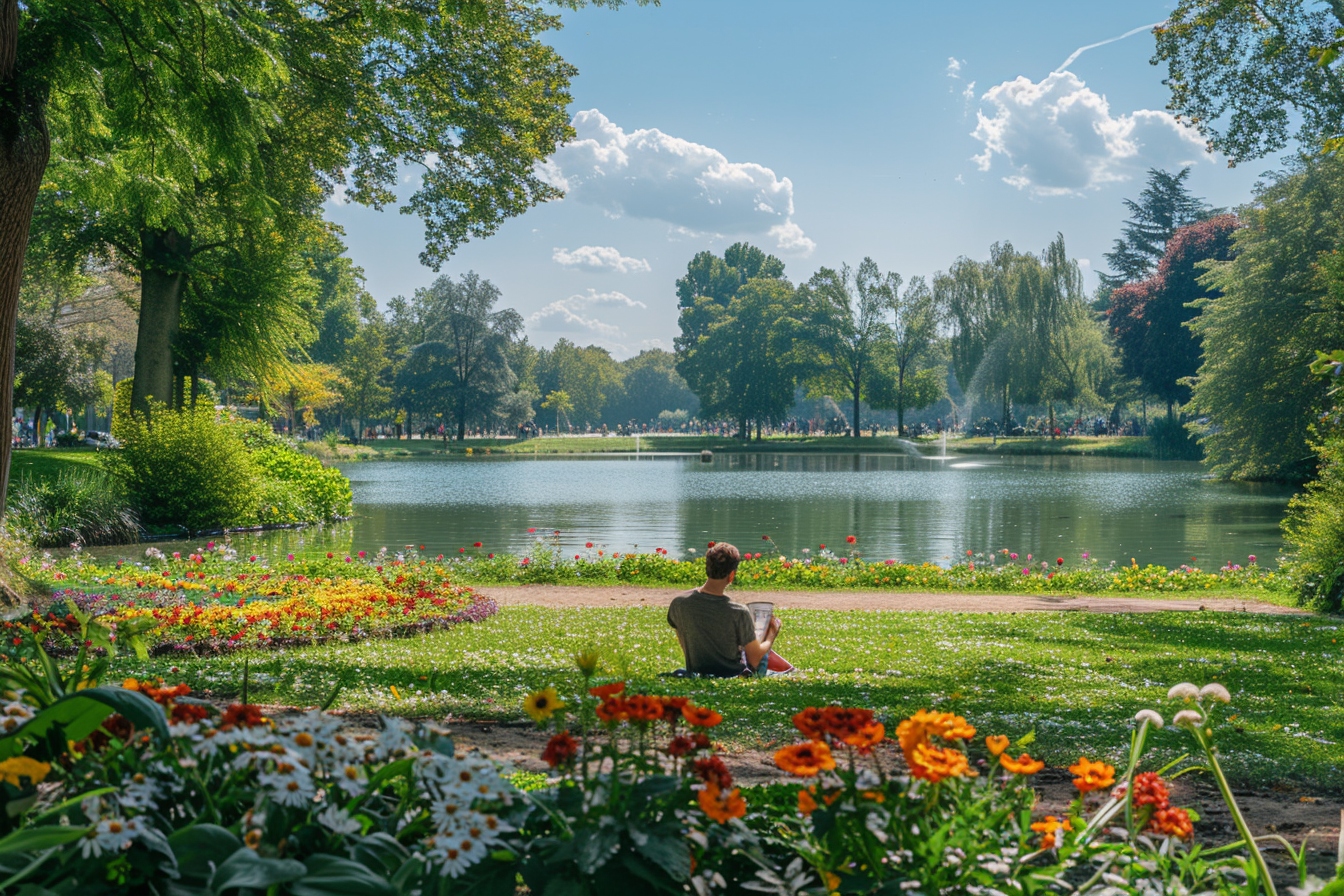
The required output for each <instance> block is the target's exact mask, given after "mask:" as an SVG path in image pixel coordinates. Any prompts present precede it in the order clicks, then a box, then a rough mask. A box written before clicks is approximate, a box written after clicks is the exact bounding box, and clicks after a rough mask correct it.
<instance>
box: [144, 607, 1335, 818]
mask: <svg viewBox="0 0 1344 896" xmlns="http://www.w3.org/2000/svg"><path fill="white" fill-rule="evenodd" d="M780 616H781V618H782V619H783V621H784V631H783V634H782V636H781V639H780V642H779V648H780V650H781V652H783V653H784V654H785V655H786V656H787V657H788V658H789V659H790V660H791V661H792V662H794V663H795V664H796V665H798V666H799V667H800V668H801V669H804V670H806V671H805V672H803V673H801V674H799V675H795V676H788V677H780V678H772V679H762V680H731V681H708V680H702V681H687V680H681V679H668V678H662V679H660V678H658V674H659V673H660V672H665V671H668V670H670V669H674V668H676V667H677V666H678V665H680V663H681V657H680V655H679V652H678V649H677V646H676V641H675V639H674V638H673V637H672V634H671V632H670V631H669V629H668V628H667V623H666V621H665V617H664V611H663V610H661V609H659V608H655V607H649V608H645V607H637V608H612V609H545V608H539V607H507V608H504V609H502V610H501V611H500V613H499V615H498V616H496V617H494V618H492V619H488V620H485V621H483V622H479V623H475V624H472V625H469V626H462V627H460V628H457V629H453V630H451V631H444V632H433V633H430V634H426V635H423V636H420V637H415V638H407V639H399V640H392V641H368V642H363V643H359V644H348V645H328V646H324V647H319V648H305V649H300V650H294V651H289V652H283V653H278V654H277V653H267V654H255V653H254V654H251V656H250V674H251V685H252V689H253V695H254V699H262V700H266V701H274V702H283V703H295V704H302V705H312V704H316V703H319V702H321V701H322V700H323V699H325V698H326V697H327V696H328V695H329V694H330V692H331V690H332V688H333V687H334V686H335V685H336V683H337V682H338V681H344V682H345V689H344V690H343V692H342V695H341V697H340V701H339V705H342V706H345V707H347V708H358V709H366V710H378V711H383V712H390V713H398V714H406V715H427V716H442V715H444V714H447V713H453V714H455V715H458V716H465V717H469V718H504V719H520V718H522V717H523V715H522V710H521V708H520V702H521V700H522V698H523V696H524V695H525V694H527V693H528V692H530V691H532V690H534V689H536V688H539V687H542V686H544V685H547V684H558V685H561V686H562V690H563V689H564V687H568V688H571V689H572V688H574V687H576V682H577V680H576V678H575V672H574V666H573V662H572V659H571V658H572V656H573V655H574V654H575V653H576V652H578V651H580V650H581V649H585V648H589V647H593V646H596V647H597V648H598V649H600V650H601V652H602V655H603V661H604V666H605V673H606V674H609V675H612V676H620V677H629V678H630V679H632V680H633V681H634V682H635V683H636V684H637V685H638V686H642V687H647V688H650V689H654V690H659V691H667V692H671V693H679V694H688V695H693V696H695V697H696V699H697V700H699V701H701V702H702V703H704V704H705V705H710V706H714V707H715V708H717V709H719V710H720V711H722V712H723V713H724V716H725V717H726V719H727V720H728V721H727V722H725V724H724V726H723V727H722V729H720V730H721V732H722V734H721V737H723V739H724V740H725V742H726V743H728V744H729V745H730V746H731V747H735V748H751V747H760V746H764V745H769V744H772V743H775V742H776V741H781V742H782V741H786V740H787V739H788V738H789V737H790V731H791V728H790V723H789V718H790V716H791V715H792V714H793V713H794V712H797V711H798V710H799V709H801V708H803V707H804V706H809V705H824V704H827V703H831V702H843V703H845V704H847V705H861V706H872V707H874V708H876V709H878V710H879V712H880V713H881V715H882V717H883V720H884V721H886V722H888V723H889V724H894V722H895V721H897V720H899V719H900V718H902V717H904V716H906V715H908V714H909V713H910V712H912V711H913V710H915V709H918V708H920V707H925V706H931V707H938V708H943V709H952V710H955V711H956V712H958V713H961V714H964V715H965V716H967V717H968V718H969V719H971V720H972V722H973V723H974V724H976V725H977V726H979V727H981V728H982V729H983V730H994V731H1002V732H1004V733H1006V734H1008V735H1010V736H1012V737H1014V738H1016V737H1018V736H1021V735H1023V734H1026V733H1027V732H1029V731H1032V730H1035V731H1036V733H1037V735H1038V748H1036V749H1033V755H1035V754H1036V753H1038V752H1039V754H1040V757H1041V758H1043V759H1045V760H1046V761H1047V762H1049V763H1051V764H1052V765H1057V766H1062V765H1067V764H1068V763H1069V762H1071V761H1074V760H1076V759H1077V757H1078V756H1079V755H1081V754H1087V755H1089V756H1094V755H1095V756H1103V757H1109V758H1110V759H1112V760H1115V761H1118V760H1119V759H1120V758H1121V752H1122V749H1125V748H1127V744H1128V735H1127V731H1128V730H1129V726H1130V720H1131V719H1132V717H1133V715H1134V713H1135V712H1137V711H1138V710H1140V709H1143V708H1145V707H1153V706H1159V705H1160V702H1159V701H1161V700H1162V698H1164V697H1165V694H1166V689H1167V687H1168V686H1169V685H1171V684H1173V683H1175V682H1178V681H1193V682H1195V683H1196V684H1204V683H1206V682H1209V681H1214V680H1216V681H1220V682H1222V683H1223V684H1225V685H1226V686H1227V687H1228V688H1229V690H1230V691H1231V692H1232V695H1233V699H1232V705H1231V707H1230V708H1229V710H1228V712H1229V714H1231V715H1233V716H1235V718H1234V719H1233V724H1232V725H1231V726H1229V727H1228V728H1227V729H1226V730H1224V731H1222V732H1220V743H1221V745H1222V748H1223V750H1224V751H1225V754H1226V764H1227V767H1228V768H1229V770H1230V771H1231V773H1232V774H1233V775H1235V776H1236V777H1237V779H1238V780H1240V781H1241V782H1242V783H1246V784H1270V783H1274V782H1279V781H1285V780H1287V781H1296V782H1299V783H1303V784H1310V785H1313V786H1317V787H1319V788H1322V789H1326V790H1332V791H1335V792H1340V791H1344V770H1342V769H1341V763H1340V756H1341V755H1344V746H1341V742H1344V706H1341V705H1340V703H1339V701H1338V699H1337V698H1338V695H1339V694H1340V693H1341V692H1342V691H1344V668H1341V664H1340V662H1339V659H1340V646H1339V644H1338V643H1337V639H1338V637H1339V636H1340V632H1339V631H1338V628H1339V626H1338V624H1337V623H1336V622H1335V621H1334V620H1332V619H1328V618H1325V617H1310V618H1303V617H1300V616H1298V617H1271V616H1263V615H1254V614H1246V615H1235V614H1226V613H1221V614H1216V615H1215V614H1189V613H1183V614H1177V613H1155V614H1144V615H1110V614H1086V613H1033V614H1021V615H1013V614H1000V615H969V614H942V613H866V612H833V611H819V610H793V611H787V610H786V611H782V612H781V614H780ZM242 665H243V655H241V654H240V655H231V656H226V657H217V658H210V659H194V658H184V659H179V660H176V661H170V660H166V659H165V660H155V661H151V662H149V663H141V662H135V661H128V660H122V661H119V663H118V673H119V674H121V673H125V674H156V675H164V676H166V677H170V678H172V679H173V680H178V679H181V680H184V681H186V682H187V683H188V684H190V685H192V686H193V687H195V688H204V689H209V690H212V691H214V692H215V693H217V694H220V695H225V694H234V693H236V692H237V691H238V689H239V687H240V685H241V681H242ZM174 666H176V667H180V668H179V672H177V673H172V672H171V669H170V667H174ZM1168 735H1169V736H1168ZM1180 742H1181V741H1180V738H1179V737H1177V736H1176V735H1175V733H1173V732H1168V733H1167V735H1161V736H1159V737H1157V739H1156V743H1157V745H1158V750H1159V752H1163V751H1165V752H1166V753H1170V755H1171V757H1174V756H1175V755H1176V753H1175V750H1176V748H1177V745H1178V744H1179V743H1180Z"/></svg>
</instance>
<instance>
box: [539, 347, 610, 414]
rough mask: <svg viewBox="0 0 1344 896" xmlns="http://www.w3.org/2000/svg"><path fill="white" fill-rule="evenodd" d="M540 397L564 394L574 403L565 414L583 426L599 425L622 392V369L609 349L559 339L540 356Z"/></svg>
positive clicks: (543, 350)
mask: <svg viewBox="0 0 1344 896" xmlns="http://www.w3.org/2000/svg"><path fill="white" fill-rule="evenodd" d="M536 378H537V387H538V394H540V395H549V394H550V393H552V392H564V393H565V394H566V395H567V396H568V398H569V401H570V403H571V406H570V409H569V410H568V411H566V412H565V413H566V414H567V415H572V417H571V419H572V420H573V421H575V422H577V423H580V424H597V423H599V422H601V420H602V412H603V411H604V410H605V409H606V407H607V402H608V401H610V400H612V399H613V398H615V397H618V396H619V394H620V392H621V369H620V367H619V366H617V364H616V361H615V359H613V358H612V357H611V353H610V352H608V351H607V350H606V349H604V348H601V347H600V346H596V345H589V346H582V347H581V346H578V345H575V344H574V343H573V342H571V341H569V340H568V339H558V340H556V343H555V345H553V346H551V347H550V348H549V349H542V350H541V351H540V352H538V355H537V366H536Z"/></svg>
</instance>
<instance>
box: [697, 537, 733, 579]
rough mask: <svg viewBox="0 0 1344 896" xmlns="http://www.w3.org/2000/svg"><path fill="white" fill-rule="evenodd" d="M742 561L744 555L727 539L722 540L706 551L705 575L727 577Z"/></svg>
mask: <svg viewBox="0 0 1344 896" xmlns="http://www.w3.org/2000/svg"><path fill="white" fill-rule="evenodd" d="M741 562H742V555H741V554H739V553H738V552H737V548H735V547H733V546H732V545H730V544H729V543H728V542H726V541H721V542H719V543H718V544H716V545H714V546H713V547H712V548H710V549H709V550H707V551H705V577H706V578H710V579H726V578H728V576H729V575H731V574H732V572H733V570H735V569H737V564H739V563H741Z"/></svg>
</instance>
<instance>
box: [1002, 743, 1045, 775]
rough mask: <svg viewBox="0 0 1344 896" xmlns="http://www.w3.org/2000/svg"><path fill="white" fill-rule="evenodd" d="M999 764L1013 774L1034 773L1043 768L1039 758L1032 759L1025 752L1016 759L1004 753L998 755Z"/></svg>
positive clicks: (1043, 764)
mask: <svg viewBox="0 0 1344 896" xmlns="http://www.w3.org/2000/svg"><path fill="white" fill-rule="evenodd" d="M1006 739H1007V738H1005V740H1006ZM999 765H1001V766H1003V768H1004V770H1005V771H1009V772H1012V773H1013V774H1014V775H1034V774H1036V773H1037V772H1038V771H1040V770H1041V769H1043V768H1045V763H1044V762H1041V761H1040V760H1039V759H1032V758H1031V757H1030V756H1028V755H1027V754H1026V753H1023V754H1022V755H1021V756H1019V757H1017V758H1016V759H1014V758H1013V757H1012V756H1009V755H1008V754H1007V753H1004V754H1003V755H1002V756H1000V757H999Z"/></svg>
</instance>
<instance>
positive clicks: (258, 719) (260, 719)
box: [219, 703, 266, 731]
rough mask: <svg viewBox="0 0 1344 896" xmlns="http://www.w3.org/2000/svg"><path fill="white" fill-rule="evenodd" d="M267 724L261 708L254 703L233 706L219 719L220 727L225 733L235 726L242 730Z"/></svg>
mask: <svg viewBox="0 0 1344 896" xmlns="http://www.w3.org/2000/svg"><path fill="white" fill-rule="evenodd" d="M265 723H266V717H265V716H264V715H262V714H261V707H260V706H257V705H255V704H253V703H247V704H243V703H234V704H231V705H230V706H229V708H228V709H226V710H224V714H223V715H222V716H220V718H219V727H220V728H223V729H224V730H225V731H227V730H229V729H230V728H232V727H234V726H235V725H237V726H239V727H241V728H256V727H257V726H258V725H264V724H265Z"/></svg>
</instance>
